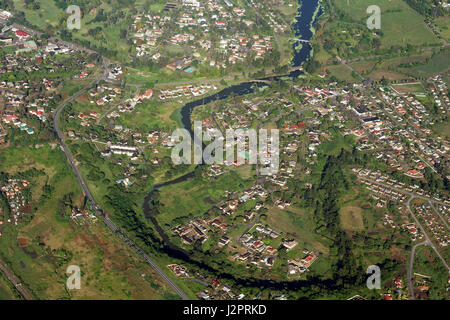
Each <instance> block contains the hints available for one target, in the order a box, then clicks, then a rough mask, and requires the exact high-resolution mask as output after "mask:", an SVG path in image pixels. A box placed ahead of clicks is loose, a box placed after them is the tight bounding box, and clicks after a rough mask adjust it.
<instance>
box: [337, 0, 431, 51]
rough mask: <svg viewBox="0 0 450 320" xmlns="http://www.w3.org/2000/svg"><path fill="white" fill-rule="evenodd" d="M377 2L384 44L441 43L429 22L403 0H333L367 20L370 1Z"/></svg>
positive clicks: (361, 18) (360, 19) (358, 20)
mask: <svg viewBox="0 0 450 320" xmlns="http://www.w3.org/2000/svg"><path fill="white" fill-rule="evenodd" d="M372 4H376V5H378V6H379V7H380V9H381V31H382V32H383V34H384V35H383V36H382V37H381V43H382V45H381V48H385V49H389V48H391V46H393V45H401V46H402V45H404V44H406V43H410V44H412V45H423V44H427V43H439V40H438V39H437V37H436V36H435V35H434V34H433V33H432V32H431V30H430V29H428V27H427V26H426V24H425V22H424V20H423V18H422V17H421V16H420V15H419V14H418V13H417V12H416V11H414V10H413V9H412V8H411V7H409V6H408V5H407V4H406V3H405V2H404V1H402V0H378V1H376V3H372V2H370V1H367V0H348V1H346V0H334V1H333V5H334V6H335V7H336V8H338V9H340V10H342V11H343V12H345V13H346V14H347V15H348V16H349V17H351V18H352V19H353V20H354V21H356V22H361V23H366V20H367V18H368V17H369V14H367V12H366V10H367V7H368V6H369V5H372Z"/></svg>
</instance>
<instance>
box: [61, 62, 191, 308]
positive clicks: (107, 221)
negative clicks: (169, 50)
mask: <svg viewBox="0 0 450 320" xmlns="http://www.w3.org/2000/svg"><path fill="white" fill-rule="evenodd" d="M107 66H108V62H107V60H106V59H103V72H102V75H101V76H99V77H98V78H96V79H95V80H94V81H93V82H91V83H90V84H89V85H87V86H86V87H84V88H83V89H81V90H80V91H78V92H77V93H75V94H74V95H73V96H71V97H70V98H68V99H66V100H65V101H64V102H63V103H62V104H61V105H60V106H59V107H58V108H57V109H56V112H55V114H54V117H53V126H54V129H55V132H56V134H57V135H58V138H59V140H60V144H61V147H62V149H63V151H64V154H65V155H66V158H67V161H69V164H70V166H71V167H72V169H73V171H74V173H75V175H76V176H77V179H78V182H79V183H80V185H81V188H82V189H83V192H84V195H85V196H86V198H87V199H88V200H89V202H90V204H91V206H92V208H94V210H95V211H96V212H97V214H99V215H100V216H101V217H103V220H104V222H105V224H106V225H107V226H108V228H109V229H111V230H112V231H113V232H115V233H117V234H118V235H119V237H120V238H121V239H122V240H123V241H124V242H126V243H127V244H128V245H129V246H130V247H132V248H134V249H135V250H136V252H137V253H138V254H139V255H140V256H141V257H142V258H143V259H144V260H145V261H146V262H147V263H148V264H149V265H150V266H151V267H152V268H153V269H154V270H155V271H156V272H157V273H158V274H159V275H160V276H161V277H162V278H163V279H164V280H165V281H166V282H167V283H168V284H169V285H170V286H171V287H172V288H173V289H174V290H175V292H176V293H177V294H178V295H179V296H180V297H181V298H182V299H183V300H188V299H189V298H188V296H187V295H186V294H185V293H184V292H183V291H181V289H180V288H178V286H177V285H176V284H175V283H174V282H173V281H172V280H171V279H170V278H169V277H168V276H167V275H166V274H165V272H164V271H163V270H161V269H160V268H159V267H158V266H157V264H156V263H155V262H154V261H153V260H152V259H150V257H148V256H147V255H146V254H145V253H144V252H143V251H142V250H141V249H140V248H139V247H137V246H136V245H135V244H134V243H133V242H132V241H131V240H130V239H128V237H127V236H125V234H123V233H122V232H121V231H120V230H119V228H118V227H117V226H116V225H115V224H114V222H112V221H111V220H110V219H109V218H108V217H107V216H106V214H105V213H104V212H103V210H101V209H100V207H99V206H98V205H97V203H96V202H95V200H94V198H93V197H92V195H91V193H90V192H89V189H88V188H87V186H86V183H85V182H84V179H83V177H82V176H81V174H80V172H79V170H78V168H77V166H76V165H75V163H74V161H73V158H72V154H71V153H70V151H69V149H68V148H67V145H66V143H65V142H64V138H63V135H62V134H61V131H60V129H59V127H58V122H59V116H60V114H61V112H62V111H63V109H64V107H66V106H67V104H68V103H70V102H72V101H73V100H74V99H76V98H77V97H79V96H80V95H82V94H83V93H84V92H85V91H86V90H88V89H89V88H91V87H93V86H94V85H96V84H97V83H99V82H100V81H101V80H105V79H106V77H107V74H108V68H107Z"/></svg>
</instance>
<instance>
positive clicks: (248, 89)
mask: <svg viewBox="0 0 450 320" xmlns="http://www.w3.org/2000/svg"><path fill="white" fill-rule="evenodd" d="M298 1H299V4H300V8H299V12H298V16H297V18H296V22H295V23H294V24H293V28H294V30H295V37H296V38H299V39H303V40H308V41H309V40H310V39H311V38H312V37H313V35H314V33H313V31H312V27H313V25H314V24H315V22H317V19H318V17H319V16H320V14H321V13H322V9H321V8H320V0H298ZM293 51H294V57H293V60H292V66H293V67H298V66H301V65H302V63H303V62H305V61H306V60H307V59H309V57H310V56H311V51H312V48H311V46H310V45H309V43H303V44H302V46H301V48H300V49H299V50H297V49H296V44H295V43H294V44H293ZM301 74H302V72H301V71H299V70H296V71H293V72H291V73H289V74H286V75H283V76H277V77H269V78H264V79H261V80H269V81H270V80H277V79H279V78H282V77H291V78H296V77H298V76H299V75H301ZM264 86H268V84H267V83H263V82H242V83H240V84H237V85H232V86H229V87H227V88H225V89H223V90H221V91H220V92H218V93H216V94H214V95H211V96H208V97H205V98H202V99H199V100H196V101H192V102H189V103H187V104H185V105H184V106H183V107H182V108H181V123H182V124H183V126H184V128H186V129H187V130H188V131H189V132H190V133H191V135H193V132H192V125H191V114H192V111H193V110H194V108H196V107H198V106H201V105H205V104H208V103H210V102H212V101H215V100H223V99H226V98H227V97H229V96H230V95H232V94H233V95H235V96H242V95H245V94H249V93H252V92H254V90H255V88H261V87H264ZM193 176H194V174H193V172H190V173H188V174H186V175H184V176H181V177H179V178H176V179H174V180H171V181H168V182H165V183H161V184H157V185H155V186H153V188H152V190H151V191H150V192H149V193H148V194H147V196H146V197H145V200H144V205H143V210H144V214H145V216H146V217H149V219H150V221H151V222H152V223H153V224H154V226H155V229H156V231H157V232H158V233H159V235H160V236H161V238H162V239H163V242H164V245H165V246H164V251H165V252H166V253H167V254H168V255H170V256H172V257H173V258H178V259H181V260H183V261H185V262H187V263H191V264H195V265H197V266H199V267H201V268H203V269H206V270H209V271H211V272H215V271H216V270H214V269H213V268H211V267H210V266H209V265H207V264H205V263H203V262H201V261H198V260H194V259H192V258H191V254H190V253H189V252H188V251H186V250H184V249H182V248H180V247H178V246H176V245H174V244H173V243H172V242H171V241H170V238H169V236H168V235H167V234H166V233H165V231H164V230H163V228H162V227H161V226H160V225H159V223H158V221H157V219H156V217H154V216H153V215H151V214H150V207H149V201H150V200H151V198H152V196H153V194H154V192H155V191H156V190H159V189H160V188H162V187H164V186H168V185H172V184H176V183H180V182H182V181H186V180H188V179H192V177H193ZM220 276H221V277H222V278H228V279H232V280H234V281H235V282H237V283H240V284H242V285H253V286H254V285H256V286H264V287H272V288H278V289H281V288H289V287H298V285H299V283H297V281H294V282H274V281H271V280H260V279H245V280H244V279H239V278H235V277H234V276H233V275H230V274H220ZM302 285H305V281H303V282H302Z"/></svg>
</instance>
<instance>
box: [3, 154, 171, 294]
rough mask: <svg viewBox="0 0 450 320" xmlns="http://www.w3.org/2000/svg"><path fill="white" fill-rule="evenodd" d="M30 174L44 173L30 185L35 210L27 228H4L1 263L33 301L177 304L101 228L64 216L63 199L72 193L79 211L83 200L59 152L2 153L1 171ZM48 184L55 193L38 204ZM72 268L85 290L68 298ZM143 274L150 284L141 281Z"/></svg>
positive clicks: (149, 270) (148, 270)
mask: <svg viewBox="0 0 450 320" xmlns="http://www.w3.org/2000/svg"><path fill="white" fill-rule="evenodd" d="M30 168H36V169H38V170H40V169H43V170H44V172H45V175H43V176H38V177H35V178H33V179H32V180H31V183H32V187H31V188H32V189H31V191H32V201H33V202H32V207H35V208H36V209H35V211H34V212H33V216H32V219H31V221H29V222H23V223H19V224H18V226H14V225H9V224H7V225H3V226H1V232H2V233H3V235H2V237H1V238H0V257H1V259H2V260H3V261H4V262H5V263H7V264H8V266H9V267H10V268H11V269H12V270H13V272H14V273H15V274H16V275H17V276H18V277H19V278H20V279H22V280H23V283H24V285H25V286H26V287H27V288H28V289H29V290H30V291H31V292H32V293H33V294H34V295H35V296H38V297H39V298H41V299H60V298H62V299H69V298H71V299H100V298H103V299H111V298H119V297H120V298H121V299H130V298H135V299H157V298H163V297H165V298H171V299H173V298H176V297H175V296H173V294H172V292H171V290H170V289H169V288H167V287H166V283H165V282H163V281H161V280H160V279H159V278H158V276H157V275H156V274H155V273H154V271H153V269H152V268H151V267H150V266H148V265H147V264H146V263H145V262H143V261H141V260H140V259H139V258H138V257H137V256H135V255H134V253H132V252H131V251H129V248H128V247H127V246H126V245H125V244H123V243H122V242H120V241H119V240H118V238H116V237H115V235H113V234H112V233H111V232H110V231H109V230H108V229H107V228H106V226H104V225H103V224H102V223H101V222H97V223H94V222H92V223H88V224H85V225H77V224H75V223H74V222H73V221H71V220H65V219H63V218H62V217H61V216H60V213H61V210H62V209H61V205H60V201H61V200H62V197H63V196H64V195H67V194H69V193H72V199H73V200H72V201H73V205H76V206H79V207H81V206H82V203H83V197H81V189H80V187H79V184H78V182H77V180H76V178H75V176H74V175H73V174H72V171H71V169H70V168H69V166H68V164H67V161H66V159H65V156H64V154H63V153H62V152H61V151H60V149H59V148H58V149H53V150H52V148H51V147H50V146H48V145H46V146H44V147H41V148H39V149H31V148H29V147H28V146H27V147H16V148H10V149H7V150H5V151H2V152H1V154H0V170H1V171H6V172H8V173H9V174H11V175H14V174H17V173H20V172H23V171H25V170H28V169H30ZM46 183H47V184H50V185H51V186H52V187H53V188H54V189H53V190H54V191H53V192H52V194H51V197H50V198H48V199H47V200H45V201H42V200H41V201H40V199H41V195H42V194H43V191H42V187H43V186H44V184H46ZM29 215H31V214H29ZM69 264H75V265H78V266H80V268H81V270H82V283H81V285H82V289H81V290H75V291H70V292H69V291H67V290H66V288H65V279H66V274H65V270H66V268H67V266H68V265H69ZM141 274H144V275H146V276H147V278H148V279H147V280H146V281H143V279H142V277H141V276H140V275H141ZM2 292H3V291H2Z"/></svg>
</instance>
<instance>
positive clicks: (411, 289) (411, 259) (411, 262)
mask: <svg viewBox="0 0 450 320" xmlns="http://www.w3.org/2000/svg"><path fill="white" fill-rule="evenodd" d="M425 245H430V243H429V241H428V240H425V241H422V242H420V243H417V244H416V245H414V246H413V248H412V251H411V256H410V257H409V267H408V286H409V296H410V297H411V300H414V299H415V297H414V287H413V281H412V280H413V265H414V255H415V254H416V248H417V247H418V246H425Z"/></svg>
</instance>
